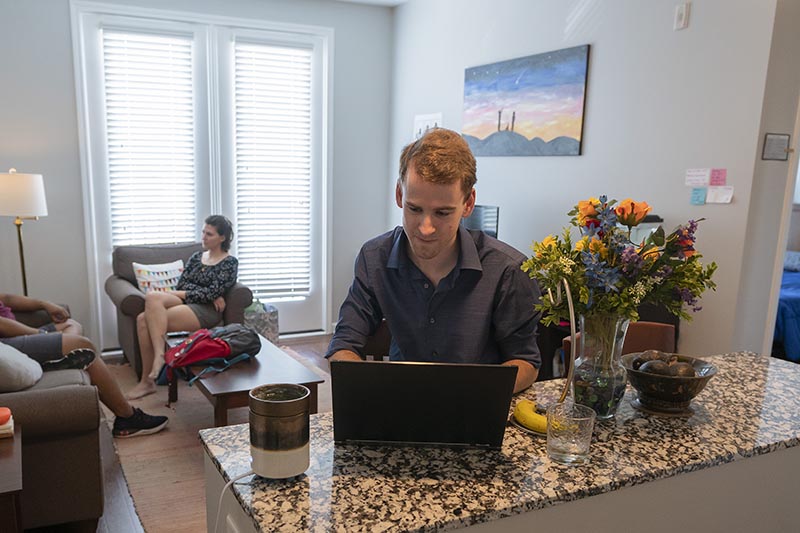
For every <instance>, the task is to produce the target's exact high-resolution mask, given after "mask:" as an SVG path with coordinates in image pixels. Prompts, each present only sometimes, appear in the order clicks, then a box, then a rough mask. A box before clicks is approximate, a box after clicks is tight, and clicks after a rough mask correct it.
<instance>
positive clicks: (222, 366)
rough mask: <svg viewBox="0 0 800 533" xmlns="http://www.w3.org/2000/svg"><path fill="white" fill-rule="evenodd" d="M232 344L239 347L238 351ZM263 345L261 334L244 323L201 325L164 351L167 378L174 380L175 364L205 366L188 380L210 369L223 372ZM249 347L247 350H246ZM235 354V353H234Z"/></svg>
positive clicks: (248, 356) (177, 366)
mask: <svg viewBox="0 0 800 533" xmlns="http://www.w3.org/2000/svg"><path fill="white" fill-rule="evenodd" d="M231 346H235V347H236V350H235V351H236V352H237V353H235V354H233V353H232V349H231ZM260 349H261V341H260V339H259V338H258V334H257V333H256V332H255V331H253V330H252V329H250V328H246V327H244V326H242V325H241V324H230V325H228V326H222V327H218V328H214V329H212V330H208V329H199V330H197V331H195V332H194V333H192V334H191V335H190V336H189V337H187V338H186V339H184V340H183V341H181V342H180V344H177V345H176V346H173V347H172V348H170V349H169V350H167V352H166V353H165V354H164V361H165V363H166V364H165V365H164V368H165V370H166V378H167V381H172V379H173V375H174V372H173V370H174V369H176V368H182V367H185V366H198V365H202V366H205V367H206V368H204V369H203V370H202V371H201V372H199V373H197V374H196V375H195V376H194V377H193V378H192V379H191V380H189V384H192V383H194V381H195V380H196V379H198V378H199V377H200V376H202V375H204V374H207V373H209V372H222V371H224V370H226V369H227V368H229V367H231V366H232V365H234V364H236V363H238V362H240V361H245V360H248V359H250V358H252V357H255V356H256V354H257V353H258V352H259V351H260ZM245 350H246V351H245ZM231 355H233V357H231Z"/></svg>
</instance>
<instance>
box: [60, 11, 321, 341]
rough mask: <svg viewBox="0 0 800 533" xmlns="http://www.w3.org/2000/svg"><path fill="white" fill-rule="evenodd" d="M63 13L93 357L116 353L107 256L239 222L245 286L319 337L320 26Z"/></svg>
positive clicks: (287, 324)
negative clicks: (98, 348) (94, 331)
mask: <svg viewBox="0 0 800 533" xmlns="http://www.w3.org/2000/svg"><path fill="white" fill-rule="evenodd" d="M72 5H73V8H74V10H75V11H76V12H77V14H78V16H77V17H73V21H74V22H73V24H74V28H73V34H75V35H76V36H77V39H78V40H80V46H75V50H76V80H77V81H76V83H77V86H78V91H77V92H78V95H79V112H80V117H81V126H82V131H83V138H82V139H81V149H82V151H83V152H84V156H85V157H84V161H86V165H85V168H84V187H85V192H86V194H85V197H86V198H87V202H86V204H87V214H86V219H87V220H89V221H91V222H90V224H89V225H90V226H91V228H90V242H89V244H88V245H87V246H88V248H89V253H90V257H95V258H97V261H96V262H97V264H96V265H94V270H93V271H92V272H91V273H90V276H91V278H92V279H91V280H90V281H91V287H92V290H93V302H94V304H95V305H94V306H93V307H94V308H93V314H94V315H95V316H94V319H93V320H92V322H94V323H95V324H96V327H97V328H98V329H99V335H98V336H99V337H100V339H101V344H102V346H103V347H104V348H108V347H113V346H116V345H118V344H117V343H116V325H115V322H114V320H113V317H114V308H113V306H111V305H110V302H108V301H107V297H106V296H105V294H104V292H103V289H102V286H103V283H104V281H105V279H106V278H107V277H108V276H109V275H110V273H111V265H110V262H111V252H112V250H113V247H114V246H119V245H129V244H157V243H173V242H186V241H197V240H199V230H200V227H201V226H202V221H203V219H204V218H205V217H206V216H207V215H208V214H211V213H222V214H225V215H227V216H228V217H229V218H231V220H233V222H234V228H235V232H236V237H235V239H234V242H233V247H232V253H234V254H235V255H236V256H237V257H238V259H239V281H240V282H242V283H244V284H246V285H247V286H249V287H250V288H251V289H252V290H253V293H254V295H255V296H256V297H258V298H260V299H261V300H262V301H270V302H272V303H274V304H275V305H276V306H278V308H279V310H280V312H281V331H282V332H292V331H318V330H322V331H324V330H326V324H328V323H329V321H328V320H327V316H326V315H327V309H328V307H329V306H328V305H327V298H326V291H325V287H327V286H328V283H327V280H326V279H324V276H323V272H325V271H326V269H324V268H323V265H324V253H325V246H324V245H325V242H326V241H327V239H326V238H324V235H325V234H326V230H325V227H324V221H323V219H322V213H323V212H324V211H325V210H324V209H323V208H322V200H323V198H324V197H325V195H324V194H323V193H324V183H325V179H324V178H325V176H324V174H325V169H327V168H328V164H327V163H326V162H325V161H323V157H324V155H323V154H325V153H327V150H325V149H324V147H325V146H326V143H327V142H328V138H329V137H328V135H327V130H328V128H329V126H328V120H327V117H326V113H327V111H326V110H327V104H326V100H327V94H328V89H327V87H328V81H327V79H326V78H325V76H327V72H328V68H327V66H326V65H327V61H328V59H327V54H328V50H329V46H330V40H331V39H332V35H331V33H330V30H326V29H321V28H309V27H299V26H297V27H295V26H287V25H285V24H281V25H279V26H277V25H276V26H275V27H272V26H271V25H270V24H269V23H258V22H254V21H240V20H233V19H230V18H225V19H224V20H220V21H218V20H215V19H214V18H213V17H206V16H201V15H197V14H188V13H187V14H176V13H174V12H169V13H166V12H164V13H160V12H158V11H156V10H152V9H148V10H146V16H145V11H143V10H139V9H138V8H133V7H122V6H107V5H99V4H92V3H83V2H73V4H72ZM111 11H113V12H111Z"/></svg>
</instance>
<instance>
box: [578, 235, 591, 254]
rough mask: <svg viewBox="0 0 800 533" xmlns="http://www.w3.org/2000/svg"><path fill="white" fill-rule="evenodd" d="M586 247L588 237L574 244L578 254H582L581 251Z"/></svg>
mask: <svg viewBox="0 0 800 533" xmlns="http://www.w3.org/2000/svg"><path fill="white" fill-rule="evenodd" d="M588 245H589V238H588V237H584V238H582V239H581V240H579V241H578V242H576V243H575V249H576V250H577V251H579V252H582V251H584V250H585V249H586V247H587V246H588Z"/></svg>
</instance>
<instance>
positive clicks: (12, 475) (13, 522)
mask: <svg viewBox="0 0 800 533" xmlns="http://www.w3.org/2000/svg"><path fill="white" fill-rule="evenodd" d="M21 501H22V429H21V428H20V426H19V425H16V426H15V427H14V437H13V438H4V439H0V531H9V532H11V531H22V503H21Z"/></svg>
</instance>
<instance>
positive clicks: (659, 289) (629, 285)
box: [522, 196, 717, 418]
mask: <svg viewBox="0 0 800 533" xmlns="http://www.w3.org/2000/svg"><path fill="white" fill-rule="evenodd" d="M650 209H651V208H650V206H649V205H648V204H647V203H646V202H635V201H633V200H631V199H626V200H623V201H622V202H620V203H619V204H617V202H616V201H615V200H608V199H607V198H606V197H605V196H600V197H599V198H590V199H589V200H584V201H580V202H578V205H576V206H575V208H574V209H572V210H571V211H570V212H569V213H568V215H569V216H571V217H572V218H571V220H570V222H571V224H572V226H574V227H577V228H578V232H579V234H578V237H577V240H575V241H573V239H572V235H571V231H570V227H566V228H565V229H564V232H563V234H562V236H561V237H557V236H554V235H548V236H547V237H545V238H544V239H543V240H542V241H541V242H534V243H533V245H532V248H533V255H532V256H531V258H530V259H528V260H527V261H526V262H525V263H523V265H522V268H523V270H524V271H526V272H527V273H528V275H529V276H530V277H531V278H534V279H536V280H537V281H538V282H539V286H540V287H541V289H542V292H543V294H544V295H545V296H543V298H542V300H541V302H540V303H539V304H537V305H536V310H538V311H540V312H541V313H542V323H543V324H545V325H550V324H557V323H558V322H560V321H561V320H565V319H568V317H569V315H568V308H567V302H566V301H565V300H562V299H560V298H559V299H553V298H549V297H548V296H547V295H548V294H553V292H554V291H557V290H558V289H559V284H560V283H561V280H562V279H563V280H566V281H567V283H568V284H569V286H570V287H571V289H572V293H573V296H574V298H575V300H574V308H575V313H576V314H579V315H580V316H581V326H580V329H581V342H580V344H579V346H580V347H581V348H582V349H581V353H580V354H579V359H578V361H576V365H575V366H576V367H575V381H574V394H575V401H577V402H579V403H582V404H584V405H589V406H590V407H593V408H594V409H595V411H597V413H598V417H600V418H609V417H611V416H613V415H614V412H616V407H617V405H618V404H619V401H620V400H621V399H622V395H623V394H624V392H625V371H624V368H623V367H622V364H621V362H620V354H621V350H622V342H623V341H624V337H625V332H626V331H627V326H628V322H629V321H630V320H634V321H635V320H638V319H639V312H638V308H639V306H640V305H641V304H644V303H651V304H658V305H662V306H664V307H665V308H666V309H667V310H668V311H670V312H671V313H673V314H675V315H677V316H679V317H681V318H682V319H686V320H691V315H689V313H688V312H687V308H688V309H690V310H692V311H699V310H700V305H699V298H700V296H701V295H702V293H703V292H704V291H705V290H706V289H715V287H716V285H715V284H714V282H713V281H712V280H711V277H712V275H713V274H714V271H715V270H716V268H717V265H716V264H715V263H711V264H709V265H707V266H703V264H702V263H701V262H700V258H701V257H702V256H701V255H700V254H698V253H697V251H696V250H695V248H694V243H695V232H696V231H697V223H698V222H699V221H694V220H690V221H689V222H688V224H686V225H684V226H679V227H678V228H676V229H675V230H674V231H673V232H672V233H670V234H668V235H667V234H665V232H664V230H663V228H662V227H659V228H658V229H656V230H655V231H653V232H652V233H650V234H649V235H648V236H647V237H646V238H645V239H643V240H642V241H641V242H638V243H637V242H632V241H631V238H630V237H631V229H632V228H633V227H635V226H637V225H638V224H639V223H641V222H642V220H644V218H645V216H646V215H647V214H648V213H649V212H650ZM700 220H702V219H700Z"/></svg>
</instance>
